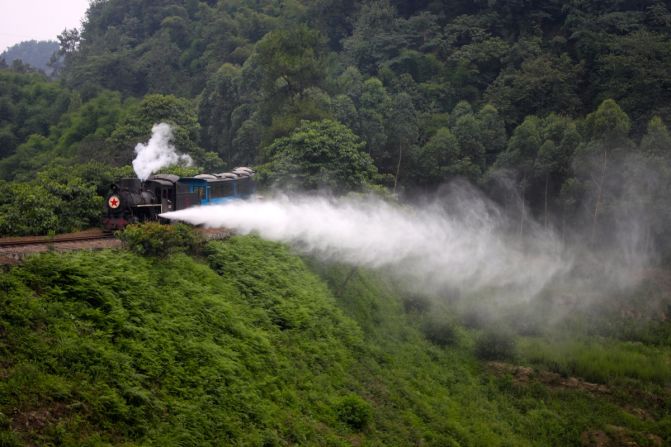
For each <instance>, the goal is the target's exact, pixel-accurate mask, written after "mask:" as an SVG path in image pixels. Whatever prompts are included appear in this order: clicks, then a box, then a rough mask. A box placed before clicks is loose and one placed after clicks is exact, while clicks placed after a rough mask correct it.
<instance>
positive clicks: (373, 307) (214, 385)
mask: <svg viewBox="0 0 671 447" xmlns="http://www.w3.org/2000/svg"><path fill="white" fill-rule="evenodd" d="M350 273H351V270H350V269H349V268H346V267H337V266H335V267H334V266H325V265H322V264H319V263H317V262H314V261H313V262H311V263H310V264H309V265H306V264H305V263H304V261H302V260H301V259H300V258H298V257H296V256H293V255H292V254H290V253H289V252H288V250H286V249H285V248H284V247H282V246H279V245H276V244H272V243H267V242H264V241H261V240H259V239H257V238H253V237H237V238H233V239H231V240H229V241H227V242H217V243H212V244H210V250H209V255H208V257H207V259H206V260H200V261H199V260H194V259H192V258H190V257H188V256H186V255H174V256H172V257H170V258H169V259H166V260H150V259H146V258H141V257H138V256H135V255H132V254H129V253H125V252H114V251H108V252H98V253H83V252H80V253H73V254H68V255H56V254H47V255H42V256H38V257H35V258H33V259H31V260H30V261H28V262H27V263H26V264H24V265H23V266H21V267H19V268H15V269H14V270H12V271H11V272H9V273H5V274H0V293H1V295H0V378H2V381H1V382H0V446H2V445H13V444H16V445H24V444H35V445H45V444H48V443H52V444H54V445H107V444H114V445H291V444H299V445H352V444H354V445H379V446H382V445H400V446H405V445H440V446H444V445H511V446H512V445H515V446H517V445H579V443H580V434H581V433H582V432H583V431H585V430H595V429H604V430H606V429H607V427H609V426H619V427H626V428H627V430H628V432H630V433H633V435H632V436H635V437H636V439H637V440H639V443H641V445H644V444H645V442H646V439H647V438H646V437H645V435H644V434H645V433H655V434H657V435H660V436H665V435H666V433H665V431H664V430H665V420H662V421H661V422H659V421H658V419H657V422H656V421H654V420H645V419H641V418H637V417H635V416H633V415H632V414H630V413H628V412H627V411H625V409H623V407H622V405H620V404H619V403H618V402H617V401H616V399H615V398H614V397H613V398H611V397H599V396H593V395H590V394H587V393H584V392H582V391H579V390H564V389H557V388H553V387H547V386H545V385H541V384H539V383H532V384H524V385H521V384H518V383H516V382H515V381H513V380H511V378H510V377H496V376H494V375H491V374H489V373H488V372H487V371H486V368H484V367H483V365H482V364H481V363H480V362H478V361H477V360H476V359H475V357H474V356H473V354H472V345H473V337H474V336H473V334H472V333H471V332H468V331H465V330H461V329H459V330H458V331H457V333H458V337H457V338H458V341H457V343H456V344H455V345H453V346H450V347H446V348H442V347H438V346H435V345H432V344H431V343H429V342H427V341H426V340H425V339H424V337H423V335H422V332H421V330H420V328H419V327H420V323H419V320H418V319H416V318H414V317H413V316H412V315H410V316H408V315H407V314H406V313H405V312H404V309H403V306H402V297H401V296H399V295H398V293H397V291H396V290H395V288H394V287H393V285H392V284H388V283H387V282H385V280H384V279H383V278H382V277H379V276H377V275H375V274H372V273H370V272H361V271H356V272H354V274H353V275H351V276H350ZM348 276H349V279H347V278H348ZM356 396H360V397H361V398H363V401H361V400H360V399H359V400H357V399H356ZM348 399H349V400H348ZM352 400H354V402H355V403H356V402H359V403H360V404H359V407H357V406H356V405H355V407H354V409H352V408H351V406H348V405H347V402H351V401H352ZM357 409H358V410H361V412H362V413H361V414H363V415H364V416H365V415H367V414H368V412H367V410H370V415H371V417H370V419H366V417H364V416H362V417H361V418H360V420H362V421H363V422H366V423H365V424H364V425H363V427H360V426H359V425H358V424H356V423H352V418H351V417H350V418H348V413H352V412H354V413H356V410H357ZM667 419H668V417H667ZM348 421H349V422H348ZM666 425H670V424H668V421H666Z"/></svg>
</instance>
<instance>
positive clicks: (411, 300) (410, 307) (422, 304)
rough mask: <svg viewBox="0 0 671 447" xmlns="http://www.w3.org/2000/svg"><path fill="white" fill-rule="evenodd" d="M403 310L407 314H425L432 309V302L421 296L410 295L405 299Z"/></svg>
mask: <svg viewBox="0 0 671 447" xmlns="http://www.w3.org/2000/svg"><path fill="white" fill-rule="evenodd" d="M403 309H404V310H405V311H406V312H407V313H412V312H416V313H418V314H423V313H426V312H428V311H429V309H431V301H429V300H428V299H427V298H425V297H423V296H420V295H410V296H406V297H405V298H403Z"/></svg>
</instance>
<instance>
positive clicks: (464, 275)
mask: <svg viewBox="0 0 671 447" xmlns="http://www.w3.org/2000/svg"><path fill="white" fill-rule="evenodd" d="M162 217H165V218H169V219H174V220H180V221H184V222H189V223H192V224H198V225H201V224H202V225H206V226H226V227H229V228H232V229H234V230H236V231H237V232H239V233H242V234H247V233H251V232H255V233H258V234H259V235H260V236H261V237H263V238H265V239H270V240H274V241H281V242H286V243H289V244H291V245H293V246H294V247H296V248H297V249H299V250H301V251H303V252H305V253H310V254H314V255H317V256H320V257H323V258H327V259H331V260H335V261H340V262H346V263H350V264H352V265H356V266H366V267H372V268H386V269H388V270H391V271H392V272H394V273H395V274H396V275H397V276H399V277H401V278H402V279H404V280H405V281H406V282H410V284H414V286H415V287H413V288H415V289H418V290H422V291H428V292H440V291H441V290H446V289H447V290H454V289H455V288H456V289H459V290H462V291H476V290H480V289H484V288H495V289H497V290H499V291H500V290H505V291H506V294H508V293H509V292H513V291H514V293H515V295H516V296H518V297H524V298H529V297H531V296H533V295H535V294H536V293H538V292H539V291H540V290H541V289H542V288H543V287H544V286H545V285H546V284H547V283H548V282H549V281H550V280H551V279H552V278H553V277H555V276H556V275H558V274H560V273H562V272H566V271H567V270H568V269H569V268H570V266H571V261H570V259H567V258H566V256H565V254H564V251H563V248H562V245H561V243H560V242H559V240H558V238H557V237H556V236H555V235H554V233H553V232H551V231H545V230H543V229H541V228H540V227H533V228H531V229H530V230H529V231H528V232H527V235H526V236H525V237H524V238H523V239H522V238H519V237H516V236H515V235H514V231H507V229H508V228H509V224H510V222H509V221H508V219H507V218H506V217H505V216H504V215H503V214H502V213H501V212H500V211H499V209H498V208H497V207H495V206H494V205H493V204H492V203H491V202H489V201H488V200H487V199H485V198H483V197H482V196H480V195H476V194H475V193H474V192H473V191H472V190H471V191H469V190H467V189H466V190H465V189H463V188H462V189H456V190H453V191H452V192H451V193H450V194H449V195H448V197H447V198H445V197H444V198H442V199H441V200H440V201H434V202H433V203H429V204H426V205H424V206H419V207H415V208H409V207H401V206H399V205H393V204H388V203H386V202H384V201H382V200H380V199H375V198H364V199H361V198H358V199H356V198H340V199H327V198H323V197H322V198H319V197H299V198H291V199H290V198H288V197H279V198H277V199H273V200H267V201H256V202H254V201H237V202H233V203H230V204H227V205H223V206H208V207H197V208H190V209H185V210H181V211H176V212H171V213H166V214H163V215H162Z"/></svg>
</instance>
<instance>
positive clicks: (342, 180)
mask: <svg viewBox="0 0 671 447" xmlns="http://www.w3.org/2000/svg"><path fill="white" fill-rule="evenodd" d="M362 148H363V143H361V142H360V140H359V139H358V138H357V137H356V136H355V135H354V134H353V133H352V132H351V131H350V130H349V129H348V128H347V127H345V126H343V125H342V124H340V123H337V122H335V121H331V120H323V121H319V122H304V123H303V125H302V126H301V127H300V128H298V129H297V130H296V131H294V132H293V133H292V134H291V135H290V136H289V137H285V138H280V139H278V140H276V141H275V142H274V143H273V144H272V145H271V146H270V147H269V148H268V154H269V156H270V162H269V163H268V164H267V165H266V166H265V171H266V174H265V175H266V181H267V182H269V183H274V182H281V183H282V187H283V188H285V189H286V188H297V189H301V190H315V189H321V188H326V189H330V190H331V191H333V192H336V193H343V192H348V191H358V190H362V189H363V188H365V187H366V185H368V184H369V183H370V182H371V181H372V180H373V178H374V176H375V174H376V169H375V165H374V164H373V161H372V160H371V158H370V156H368V155H367V154H366V153H364V152H362V151H361V150H362Z"/></svg>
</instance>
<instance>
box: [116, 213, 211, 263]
mask: <svg viewBox="0 0 671 447" xmlns="http://www.w3.org/2000/svg"><path fill="white" fill-rule="evenodd" d="M119 239H121V242H123V244H124V245H125V246H126V248H128V249H129V250H130V251H132V252H134V253H137V254H140V255H144V256H155V257H159V258H160V257H165V256H168V255H169V254H171V253H178V252H186V253H191V254H196V253H200V251H201V250H202V248H203V246H204V243H205V240H204V239H203V237H202V235H201V234H200V233H198V232H197V231H196V230H195V229H193V227H190V226H188V225H185V224H175V225H161V224H159V223H157V222H148V223H143V224H135V225H129V226H127V227H126V229H125V230H124V231H123V232H120V233H119Z"/></svg>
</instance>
